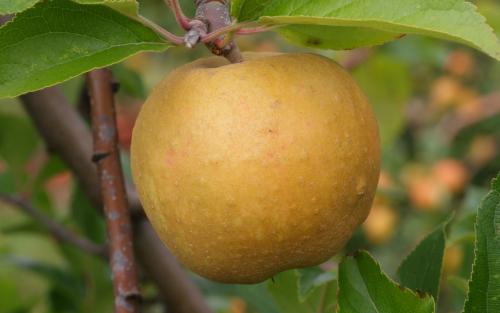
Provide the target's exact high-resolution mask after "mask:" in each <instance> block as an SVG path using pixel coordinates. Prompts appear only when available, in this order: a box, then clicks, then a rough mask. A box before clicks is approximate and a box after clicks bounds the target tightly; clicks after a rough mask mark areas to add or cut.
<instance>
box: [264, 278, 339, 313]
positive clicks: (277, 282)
mask: <svg viewBox="0 0 500 313" xmlns="http://www.w3.org/2000/svg"><path fill="white" fill-rule="evenodd" d="M309 274H312V273H309ZM310 276H314V275H310ZM299 285H300V278H299V273H298V270H290V271H285V272H282V273H279V274H278V275H276V276H274V277H273V280H271V281H269V283H268V288H269V292H270V293H271V295H272V296H273V299H274V300H275V301H276V303H277V305H278V306H279V307H280V309H281V312H283V313H326V312H333V310H334V306H335V303H336V292H337V286H336V285H337V284H336V281H334V280H332V279H329V280H325V282H323V283H318V284H317V286H315V287H314V288H313V289H311V290H309V292H308V293H307V295H306V296H305V297H303V298H301V296H300V294H299V288H300V287H299Z"/></svg>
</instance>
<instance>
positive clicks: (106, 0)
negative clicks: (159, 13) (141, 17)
mask: <svg viewBox="0 0 500 313" xmlns="http://www.w3.org/2000/svg"><path fill="white" fill-rule="evenodd" d="M75 2H78V3H81V4H104V5H107V6H109V7H111V8H113V9H115V10H117V11H120V12H122V13H123V14H126V15H130V16H136V15H137V14H138V12H139V3H137V0H76V1H75Z"/></svg>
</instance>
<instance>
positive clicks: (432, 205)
mask: <svg viewBox="0 0 500 313" xmlns="http://www.w3.org/2000/svg"><path fill="white" fill-rule="evenodd" d="M408 193H409V197H410V201H411V203H412V204H413V205H414V206H415V207H416V208H417V209H420V210H423V211H434V210H436V209H438V208H439V207H440V206H441V205H442V203H443V201H444V200H445V199H446V198H447V196H448V194H447V191H446V188H444V186H443V185H442V184H441V183H440V182H439V181H437V180H436V179H435V178H434V177H432V176H423V177H415V178H414V179H413V180H412V181H411V182H410V183H409V185H408Z"/></svg>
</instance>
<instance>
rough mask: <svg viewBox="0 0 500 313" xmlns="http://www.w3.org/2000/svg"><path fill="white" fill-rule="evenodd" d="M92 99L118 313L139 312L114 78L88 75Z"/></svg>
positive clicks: (97, 73)
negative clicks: (118, 144)
mask: <svg viewBox="0 0 500 313" xmlns="http://www.w3.org/2000/svg"><path fill="white" fill-rule="evenodd" d="M87 88H88V91H89V95H90V107H91V117H92V134H93V138H94V155H93V157H92V160H93V161H94V162H95V163H96V164H97V171H98V174H99V178H100V179H99V180H100V186H101V195H102V202H103V204H104V216H105V220H106V225H107V230H108V240H109V255H110V257H111V258H110V265H111V272H112V276H111V277H112V278H113V287H114V293H115V302H114V304H115V313H127V312H130V313H137V312H139V301H140V299H141V294H140V293H139V286H138V282H137V269H136V265H135V258H134V250H133V249H134V248H133V244H132V226H131V223H130V215H129V213H128V203H127V199H126V193H125V184H124V182H123V173H122V169H121V163H120V155H119V154H118V147H117V142H118V134H117V131H116V115H115V106H114V93H113V87H112V74H111V71H110V70H108V69H97V70H93V71H91V72H89V73H88V74H87Z"/></svg>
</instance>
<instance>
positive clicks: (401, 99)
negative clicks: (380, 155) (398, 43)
mask: <svg viewBox="0 0 500 313" xmlns="http://www.w3.org/2000/svg"><path fill="white" fill-rule="evenodd" d="M353 76H354V78H355V79H356V81H357V82H358V83H359V85H360V86H361V89H362V90H363V91H364V92H365V93H366V95H367V96H368V99H370V102H371V103H372V106H373V109H374V112H375V115H376V117H377V120H378V123H379V128H380V138H381V142H382V146H383V147H387V146H389V145H392V143H393V141H394V140H395V139H396V137H397V136H398V135H399V133H400V131H401V128H402V127H403V126H404V122H405V120H404V110H405V107H406V103H407V101H408V99H409V97H410V94H411V86H412V82H411V80H410V70H409V68H408V66H407V65H406V64H405V63H404V62H402V61H399V60H397V59H395V58H391V57H389V56H386V55H384V54H380V53H379V54H376V55H375V56H373V57H370V58H369V59H368V60H367V61H366V62H365V63H364V64H363V66H360V67H358V68H357V69H356V70H355V71H354V72H353ZM374 77H377V79H373V78H374Z"/></svg>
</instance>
